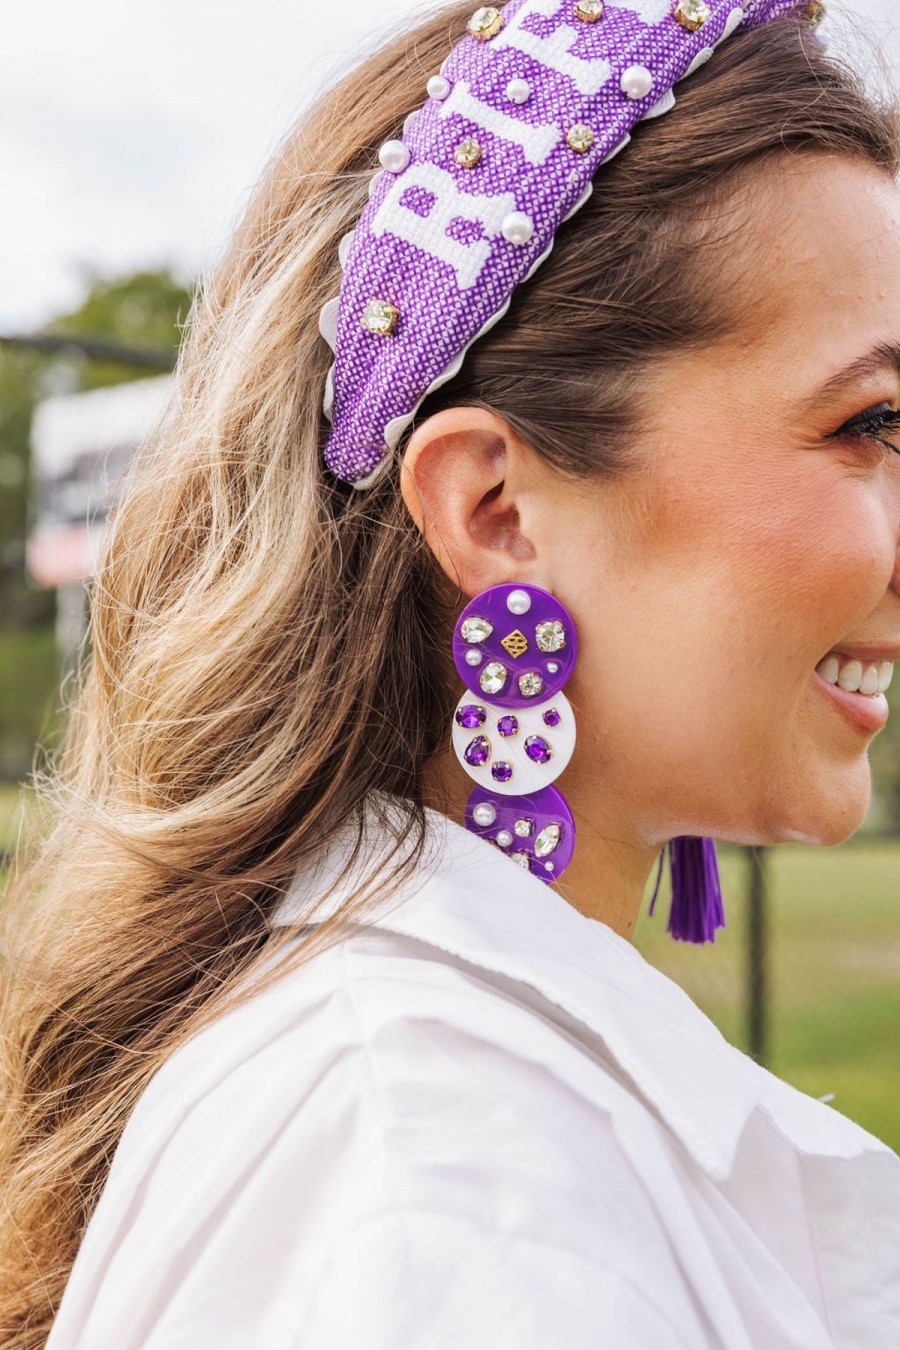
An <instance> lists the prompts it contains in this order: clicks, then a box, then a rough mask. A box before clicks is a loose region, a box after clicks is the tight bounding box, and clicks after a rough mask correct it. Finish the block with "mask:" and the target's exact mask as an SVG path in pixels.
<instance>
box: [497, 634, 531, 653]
mask: <svg viewBox="0 0 900 1350" xmlns="http://www.w3.org/2000/svg"><path fill="white" fill-rule="evenodd" d="M500 646H501V647H503V648H504V650H505V651H508V652H509V654H510V656H511V657H512V659H513V660H514V661H517V660H518V659H519V657H520V656H524V655H525V653H526V652H527V651H528V639H527V637H526V636H525V634H524V633H522V632H520V631H519V629H518V628H514V629H513V631H512V632H511V633H507V635H506V637H505V638H501V639H500Z"/></svg>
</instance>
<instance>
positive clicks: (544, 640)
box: [534, 619, 566, 652]
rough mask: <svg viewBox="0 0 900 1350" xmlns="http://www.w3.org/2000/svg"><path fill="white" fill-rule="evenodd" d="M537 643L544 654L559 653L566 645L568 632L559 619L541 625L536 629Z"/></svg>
mask: <svg viewBox="0 0 900 1350" xmlns="http://www.w3.org/2000/svg"><path fill="white" fill-rule="evenodd" d="M534 635H535V641H536V642H537V645H538V647H539V648H540V650H541V651H542V652H558V651H560V650H561V649H562V648H563V647H564V646H565V645H566V630H565V628H563V626H562V624H561V623H560V622H559V619H551V620H550V621H549V622H548V623H539V624H538V626H537V628H536V629H535V634H534Z"/></svg>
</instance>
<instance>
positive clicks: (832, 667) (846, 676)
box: [816, 653, 894, 697]
mask: <svg viewBox="0 0 900 1350" xmlns="http://www.w3.org/2000/svg"><path fill="white" fill-rule="evenodd" d="M816 670H817V671H818V672H819V674H820V675H821V676H822V678H823V679H824V680H827V681H828V683H829V684H837V685H840V687H841V689H846V690H847V692H848V693H851V694H868V695H869V696H870V697H873V696H874V695H875V694H883V693H885V692H886V691H887V690H888V689H889V688H890V684H891V680H892V679H893V678H894V663H893V661H878V662H874V661H873V662H871V663H870V664H869V665H865V666H864V665H863V663H862V661H856V660H851V659H850V658H848V657H841V656H837V655H835V654H834V653H832V654H831V655H829V656H825V657H823V658H822V660H821V661H820V662H819V664H818V665H817V666H816Z"/></svg>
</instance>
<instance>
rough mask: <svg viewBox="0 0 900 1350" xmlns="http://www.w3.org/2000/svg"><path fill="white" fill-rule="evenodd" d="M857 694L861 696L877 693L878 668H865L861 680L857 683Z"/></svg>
mask: <svg viewBox="0 0 900 1350" xmlns="http://www.w3.org/2000/svg"><path fill="white" fill-rule="evenodd" d="M859 692H860V693H861V694H877V693H878V667H877V666H866V668H865V670H864V671H863V673H862V679H861V680H860V682H859Z"/></svg>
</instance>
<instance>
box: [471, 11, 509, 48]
mask: <svg viewBox="0 0 900 1350" xmlns="http://www.w3.org/2000/svg"><path fill="white" fill-rule="evenodd" d="M466 27H467V28H468V30H469V32H470V33H471V34H472V36H473V37H476V38H480V39H481V40H482V41H485V40H486V39H487V38H492V37H494V36H495V35H496V34H497V33H499V32H500V29H501V28H502V27H503V15H502V14H501V13H500V11H499V9H495V8H494V6H493V5H483V6H482V7H481V9H476V11H475V13H474V14H473V15H472V17H471V19H470V20H469V22H468V23H467V25H466Z"/></svg>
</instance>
